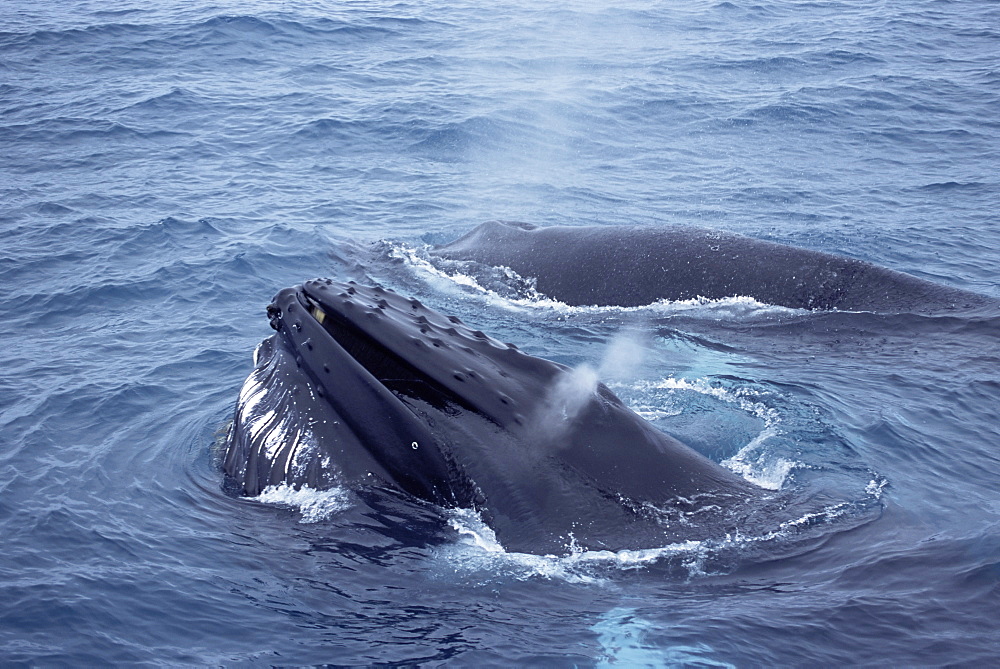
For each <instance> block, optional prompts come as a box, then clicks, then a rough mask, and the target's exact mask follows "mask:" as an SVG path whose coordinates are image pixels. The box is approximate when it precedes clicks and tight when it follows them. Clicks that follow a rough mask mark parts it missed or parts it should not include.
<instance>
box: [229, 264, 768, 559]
mask: <svg viewBox="0 0 1000 669" xmlns="http://www.w3.org/2000/svg"><path fill="white" fill-rule="evenodd" d="M267 313H268V317H269V319H270V323H271V326H272V327H273V328H274V329H275V330H276V332H275V334H273V335H272V336H271V337H269V338H268V339H266V340H264V341H263V342H262V343H261V344H260V345H259V346H258V348H257V350H256V351H255V367H254V369H253V371H252V372H251V374H250V376H249V377H248V378H247V380H246V382H245V383H244V385H243V387H242V390H241V392H240V397H239V401H238V402H237V406H236V410H235V415H234V420H233V422H232V424H231V427H230V429H229V432H228V438H227V451H226V454H225V458H224V463H223V468H224V470H225V473H226V476H227V480H228V481H229V483H230V484H231V485H233V486H235V488H236V489H238V490H239V491H240V492H242V493H244V494H247V495H256V494H258V493H260V492H261V490H263V489H264V488H266V487H268V486H271V485H279V484H286V485H290V486H293V487H300V486H305V485H308V486H311V487H314V488H319V489H322V488H324V487H330V486H335V485H346V486H375V487H377V488H389V489H392V490H398V491H402V492H404V493H406V494H409V495H413V496H415V497H416V498H419V499H421V500H426V501H428V502H432V503H434V504H437V505H440V506H442V507H460V508H473V509H476V510H477V511H478V512H479V513H480V514H481V516H482V518H483V520H484V521H485V522H486V523H487V524H488V525H489V526H490V527H491V528H492V529H493V531H494V532H495V534H496V536H497V539H498V540H499V541H500V543H501V544H502V545H503V546H504V547H505V548H506V549H507V550H512V551H519V552H529V553H536V554H537V553H565V552H567V551H568V550H569V548H570V547H571V546H572V547H575V548H586V549H592V550H598V549H607V550H620V549H636V548H654V547H661V546H665V545H668V544H669V543H671V542H673V541H677V540H683V539H691V538H701V537H704V536H708V535H710V534H711V535H714V536H718V535H717V534H716V533H717V532H725V531H726V530H728V529H730V528H731V527H732V523H733V522H734V521H733V513H734V510H735V509H740V508H741V507H745V504H746V503H747V502H749V501H751V500H753V499H755V498H756V497H757V496H758V495H760V494H761V491H760V490H759V489H758V488H756V487H755V486H753V485H752V484H750V483H748V482H746V481H745V480H744V479H742V478H740V477H739V476H737V475H735V474H734V473H732V472H731V471H729V470H727V469H725V468H723V467H721V466H720V465H718V464H716V463H715V462H713V461H711V460H709V459H708V458H706V457H704V456H702V455H700V454H698V453H697V452H695V451H694V450H692V449H691V448H689V447H687V446H685V445H684V444H682V443H680V442H679V441H678V440H676V439H674V438H672V437H670V436H668V435H667V434H665V433H663V432H661V431H659V430H657V429H655V428H654V427H652V426H651V425H649V424H648V423H647V422H646V421H644V420H643V419H642V418H640V417H639V416H637V415H636V414H635V413H634V412H632V411H631V410H630V409H628V408H627V407H626V406H625V405H624V404H623V403H622V402H621V400H619V399H618V398H617V397H616V396H615V395H614V393H612V392H611V390H609V389H608V388H607V387H606V386H604V385H603V384H599V383H594V384H591V385H589V386H588V385H584V386H583V387H580V384H578V383H576V382H575V381H574V377H573V374H574V373H573V371H572V370H570V369H569V368H567V367H565V366H563V365H560V364H557V363H555V362H551V361H548V360H544V359H542V358H538V357H534V356H531V355H527V354H525V353H524V352H522V351H521V350H519V349H518V348H517V347H516V346H515V345H513V344H505V343H502V342H500V341H497V340H495V339H493V338H492V337H490V336H489V335H487V334H485V333H484V332H481V331H479V330H474V329H472V328H470V327H467V326H466V325H464V324H463V323H462V322H461V321H460V320H459V319H458V318H456V317H453V316H445V315H443V314H441V313H439V312H437V311H435V310H433V309H431V308H429V307H427V306H425V305H423V304H421V303H420V302H419V301H417V300H415V299H408V298H406V297H403V296H401V295H399V294H397V293H395V292H393V291H391V290H388V289H384V288H381V287H363V286H360V285H357V284H354V283H346V284H344V283H336V282H333V281H331V280H329V279H323V280H319V279H317V280H312V281H306V282H305V283H303V284H301V285H299V286H294V287H292V288H287V289H284V290H282V291H280V292H279V293H278V294H277V295H276V296H275V298H274V300H273V302H272V303H271V304H270V305H269V307H268V309H267Z"/></svg>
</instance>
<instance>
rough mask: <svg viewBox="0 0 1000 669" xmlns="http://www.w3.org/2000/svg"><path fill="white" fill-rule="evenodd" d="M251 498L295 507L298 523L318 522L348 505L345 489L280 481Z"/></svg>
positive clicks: (265, 502)
mask: <svg viewBox="0 0 1000 669" xmlns="http://www.w3.org/2000/svg"><path fill="white" fill-rule="evenodd" d="M251 499H254V500H256V501H258V502H261V503H263V504H274V505H278V506H284V507H291V508H293V509H296V510H297V511H298V512H299V513H300V514H301V515H302V518H301V519H300V520H299V522H300V523H318V522H320V521H322V520H327V519H328V518H330V516H332V515H334V514H336V513H340V512H341V511H344V510H345V509H347V508H348V507H350V497H349V495H348V493H347V490H346V489H344V488H339V487H338V488H330V489H329V490H315V489H313V488H309V487H306V486H303V487H301V488H293V487H292V486H290V485H288V484H285V483H281V484H279V485H272V486H268V487H267V488H264V489H263V490H262V491H261V493H260V494H259V495H257V496H256V497H252V498H251Z"/></svg>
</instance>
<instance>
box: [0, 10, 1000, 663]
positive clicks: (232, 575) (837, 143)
mask: <svg viewBox="0 0 1000 669" xmlns="http://www.w3.org/2000/svg"><path fill="white" fill-rule="evenodd" d="M998 26H1000V8H998V6H997V4H996V3H994V2H987V1H985V0H981V1H980V0H971V1H968V2H943V1H936V2H914V1H909V2H900V3H883V2H874V3H846V2H837V1H833V2H778V3H769V4H767V5H755V4H749V3H742V2H678V3H659V2H648V1H647V2H642V1H626V2H623V3H618V4H617V5H616V6H613V7H612V6H605V5H601V4H597V3H587V2H563V3H551V4H548V3H541V4H539V3H527V2H525V3H518V2H510V3H500V4H496V5H482V4H479V3H476V4H463V3H424V2H419V1H417V2H379V1H370V2H353V3H331V2H255V3H236V2H216V3H204V4H200V3H199V4H193V3H181V2H176V3H169V2H167V3H132V2H129V1H125V2H119V3H114V4H108V3H101V2H96V1H81V0H76V1H74V2H68V3H59V6H55V5H51V6H50V5H48V4H39V3H34V2H24V1H23V0H7V2H5V3H4V4H3V6H2V7H0V113H2V116H0V147H2V149H0V241H2V245H0V285H2V286H3V288H4V290H3V294H2V296H0V305H2V306H0V309H2V311H0V313H2V316H3V319H2V324H0V336H2V342H3V348H4V349H5V351H6V353H7V355H6V361H5V363H4V364H3V366H2V372H0V426H2V430H0V537H2V551H0V592H2V596H0V660H2V661H3V663H4V664H20V663H24V664H38V665H75V666H80V665H85V664H105V663H117V664H139V663H146V664H168V665H177V664H222V665H227V666H229V665H250V666H256V665H301V664H319V663H335V664H369V663H385V664H392V663H402V664H429V665H434V664H448V663H453V664H456V665H480V664H497V665H512V664H517V665H542V666H572V665H576V666H603V665H612V664H617V665H622V666H633V665H647V666H674V665H677V666H679V665H689V666H725V665H736V666H753V665H800V666H801V665H811V664H827V665H833V664H883V665H914V664H919V665H940V664H964V665H984V664H989V663H992V662H995V661H996V656H997V654H998V653H1000V625H998V623H997V611H998V610H1000V427H998V425H1000V422H998V415H997V414H998V408H1000V378H998V363H1000V335H998V333H1000V318H998V317H997V316H996V315H989V314H981V315H979V316H967V317H956V316H944V317H918V316H908V315H899V316H880V315H874V314H853V313H828V314H808V313H803V312H794V311H789V310H783V309H777V308H773V307H768V306H767V305H759V304H753V303H747V302H745V301H739V300H733V301H727V302H723V303H715V304H702V305H699V304H672V305H671V304H667V305H655V306H651V307H648V308H642V309H635V310H614V309H605V310H600V309H570V308H566V307H562V306H560V305H558V304H553V303H550V302H546V301H544V300H543V301H538V300H534V301H532V300H528V301H517V300H512V299H510V298H509V297H505V296H499V295H496V294H490V293H484V292H482V291H480V290H477V289H476V288H475V287H470V286H467V285H463V284H462V283H460V282H456V281H455V280H454V277H453V278H448V277H447V276H443V275H442V274H441V273H440V271H439V268H435V267H434V266H431V265H428V264H427V263H426V261H425V255H424V251H423V245H424V244H427V243H434V242H439V241H445V240H449V239H451V238H454V237H456V236H458V235H459V234H460V233H462V232H464V231H465V230H467V229H468V228H470V227H471V226H473V225H475V224H477V223H479V222H481V221H483V220H487V219H491V218H503V219H520V220H527V221H530V222H533V223H540V224H562V225H575V224H583V223H587V224H593V223H601V224H620V223H629V224H635V223H639V224H646V225H659V224H667V223H669V224H678V223H690V224H696V225H702V226H709V227H716V228H719V229H724V230H731V231H736V232H741V233H745V234H750V235H753V236H757V237H761V238H766V239H772V240H777V241H782V242H788V243H794V244H797V245H800V246H807V247H810V248H815V249H819V250H824V251H830V252H839V253H844V254H847V255H850V256H853V257H857V258H862V259H866V260H871V261H874V262H877V263H879V264H882V265H886V266H889V267H892V268H894V269H898V270H902V271H907V272H910V273H913V274H916V275H918V276H921V277H925V278H929V279H932V280H936V281H939V282H941V283H944V284H947V285H951V286H956V287H961V288H965V289H968V290H974V291H978V292H981V293H985V294H988V295H992V296H994V297H1000V283H998V280H997V269H996V268H997V267H998V266H1000V221H998V218H997V213H996V212H997V211H1000V180H998V169H997V168H998V165H1000V122H998V121H997V116H998V114H997V112H998V110H1000V70H998V54H1000V30H998ZM380 240H387V241H385V242H384V243H379V242H380ZM613 261H614V260H613V259H609V262H613ZM317 275H328V276H333V277H335V278H338V279H356V280H359V281H363V280H375V281H379V282H382V283H384V284H386V285H389V286H392V287H394V288H396V289H397V290H400V291H402V292H406V293H408V294H413V295H417V296H419V297H420V298H421V299H422V300H424V301H425V302H426V303H428V304H429V305H431V306H434V307H435V308H438V309H441V310H444V311H447V312H449V313H455V314H457V315H459V316H460V317H461V318H462V319H463V320H464V321H465V322H467V323H469V324H472V325H475V326H476V327H480V328H482V329H483V330H486V331H488V332H490V333H491V334H494V335H496V336H498V337H500V338H503V339H505V340H509V341H513V342H516V343H518V344H519V345H520V346H521V347H522V348H523V349H525V350H527V351H528V352H530V353H533V354H536V355H542V356H545V357H549V358H552V359H555V360H558V361H560V362H564V363H567V364H571V365H581V364H590V365H592V366H593V367H595V368H600V364H601V361H602V360H603V359H605V357H606V354H607V351H608V347H609V345H610V343H611V342H614V341H616V338H618V337H620V336H621V335H620V333H621V332H623V331H624V332H627V333H633V334H634V333H639V334H638V335H635V336H638V337H639V339H640V340H641V341H642V342H643V346H642V348H643V349H645V350H646V354H645V356H644V358H643V359H642V362H641V364H639V365H637V366H635V367H634V368H633V369H632V370H631V372H630V373H629V374H626V375H623V376H622V378H615V379H610V378H609V379H608V380H609V381H610V382H612V383H613V384H614V385H613V387H614V389H615V390H616V392H617V393H618V394H620V395H621V396H622V397H623V398H624V399H625V400H626V401H627V402H628V403H629V404H630V405H632V406H633V407H634V408H636V409H637V410H638V411H640V412H641V413H642V415H644V416H645V417H647V418H649V419H650V420H653V421H655V422H656V424H657V425H659V426H661V427H662V428H664V429H667V430H669V431H672V432H674V433H675V434H678V435H679V436H681V437H683V438H684V439H685V440H687V441H688V442H689V443H692V444H693V445H695V446H696V447H698V448H700V449H701V450H703V451H704V452H706V453H707V454H709V455H710V457H713V458H715V459H716V460H718V461H725V462H727V464H728V466H730V467H732V468H734V469H736V470H737V471H740V472H741V473H743V474H744V475H745V476H747V477H748V478H751V479H754V480H756V481H757V482H759V483H762V484H764V485H767V486H770V487H772V488H775V487H776V488H779V492H780V493H781V494H787V495H788V496H789V498H790V499H799V498H802V497H806V498H810V499H811V500H813V501H814V502H815V505H814V506H815V507H816V508H817V509H819V510H820V511H818V512H817V513H815V514H812V515H796V514H791V515H789V516H788V517H786V518H785V519H784V520H782V521H780V522H776V524H775V525H774V526H773V527H769V528H760V527H757V528H753V531H749V530H748V532H747V533H746V534H737V535H733V536H727V537H717V538H715V539H713V540H712V541H705V542H701V543H697V544H691V545H688V544H685V545H676V546H670V547H664V549H663V550H661V551H656V552H653V553H648V552H647V553H639V552H637V553H623V554H618V555H600V554H593V553H575V554H573V555H570V556H569V557H564V558H559V559H552V558H542V557H537V556H524V555H511V554H508V553H505V552H503V551H502V550H500V549H499V547H498V546H497V545H496V544H495V543H492V542H491V540H490V536H489V531H488V528H483V527H481V526H479V525H478V524H477V520H476V519H475V518H474V517H471V516H469V515H468V514H461V513H459V514H455V515H452V516H450V517H445V518H444V521H442V512H441V511H440V510H437V509H433V508H426V507H424V506H421V505H418V504H415V503H414V502H413V501H412V500H407V499H405V498H394V497H392V496H382V497H378V496H371V495H368V496H358V495H356V494H353V493H352V492H351V491H334V492H333V493H328V494H327V495H325V496H311V497H308V498H302V497H298V498H295V497H294V496H292V497H290V496H289V495H288V493H287V491H285V493H282V492H281V491H272V492H271V493H270V497H268V498H267V499H266V500H246V499H238V498H233V497H230V496H227V495H226V494H225V493H224V492H223V490H222V477H221V475H220V472H219V470H218V468H217V465H216V462H215V459H214V458H215V455H214V450H213V449H214V448H215V443H216V435H217V433H218V431H219V430H221V429H223V428H224V427H225V425H226V422H227V420H228V419H229V417H230V415H231V412H232V408H233V404H234V402H235V399H236V395H237V392H238V390H239V388H240V386H241V383H242V381H243V379H244V377H245V376H246V374H247V373H248V372H249V370H250V355H251V351H252V350H253V348H254V346H255V345H256V344H257V342H258V341H260V340H261V339H262V338H263V337H264V336H266V335H267V334H268V332H269V329H268V327H267V321H266V318H265V317H264V313H263V307H264V305H266V303H267V302H268V300H269V299H270V297H271V296H272V295H273V294H274V293H275V292H276V291H277V290H278V289H279V288H281V287H284V286H287V285H291V284H293V283H296V282H299V281H301V280H303V279H306V278H311V277H313V276H317ZM458 278H460V277H458ZM630 336H632V335H630ZM307 521H308V522H307Z"/></svg>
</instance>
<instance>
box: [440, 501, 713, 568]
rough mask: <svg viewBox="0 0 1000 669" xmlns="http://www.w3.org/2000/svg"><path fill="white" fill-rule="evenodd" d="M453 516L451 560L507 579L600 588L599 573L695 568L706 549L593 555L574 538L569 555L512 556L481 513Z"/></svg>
mask: <svg viewBox="0 0 1000 669" xmlns="http://www.w3.org/2000/svg"><path fill="white" fill-rule="evenodd" d="M449 515H450V517H449V523H450V525H451V527H452V528H453V529H454V530H455V531H456V532H458V542H457V543H456V544H454V545H453V546H450V547H448V548H447V549H446V553H447V555H446V559H447V561H448V562H449V563H450V564H452V565H454V566H455V568H456V570H460V571H469V572H480V571H485V572H488V573H490V574H494V575H496V574H508V575H512V576H514V577H516V578H519V579H528V578H537V577H541V578H546V579H553V580H562V581H567V582H570V583H600V582H603V581H604V578H603V577H601V576H600V575H599V572H600V571H601V570H602V569H606V568H608V567H611V568H614V569H620V570H630V569H639V568H641V567H644V566H647V565H649V564H651V563H653V562H656V561H657V560H661V559H664V558H668V557H674V556H684V557H688V558H691V559H690V560H689V561H690V563H691V564H692V565H693V564H696V563H698V564H700V562H701V560H700V559H697V558H695V556H697V554H698V553H699V552H701V551H703V550H705V543H704V542H702V541H684V542H679V543H676V544H670V545H668V546H663V547H660V548H646V549H635V550H628V549H626V550H620V551H607V550H605V551H588V550H583V549H582V548H580V547H579V546H578V545H577V544H576V541H575V539H574V538H573V537H572V536H570V537H567V541H566V545H565V548H566V551H567V553H566V554H564V555H551V554H550V555H535V554H532V553H517V552H509V551H507V550H506V549H504V547H503V546H502V545H501V544H500V542H499V541H498V540H497V537H496V534H495V533H494V532H493V530H492V529H491V528H490V527H489V526H488V525H487V524H486V523H485V522H484V521H483V519H482V517H480V515H479V514H478V513H477V512H476V511H473V510H471V509H455V510H451V511H449Z"/></svg>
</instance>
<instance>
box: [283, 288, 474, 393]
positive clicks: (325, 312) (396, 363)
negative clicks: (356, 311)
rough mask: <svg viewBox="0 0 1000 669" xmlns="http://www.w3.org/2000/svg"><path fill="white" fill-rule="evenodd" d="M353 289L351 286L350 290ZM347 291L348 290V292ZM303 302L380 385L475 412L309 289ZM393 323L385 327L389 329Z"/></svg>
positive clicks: (302, 292) (302, 291) (303, 294)
mask: <svg viewBox="0 0 1000 669" xmlns="http://www.w3.org/2000/svg"><path fill="white" fill-rule="evenodd" d="M347 290H348V291H349V290H350V287H348V288H347ZM345 292H346V291H345ZM297 297H298V299H299V303H300V304H301V305H302V306H303V307H304V308H305V309H306V311H307V312H308V313H309V315H310V316H311V317H312V318H313V319H314V320H315V321H316V322H317V323H319V324H320V325H321V326H322V327H323V330H324V332H325V333H326V334H327V335H329V337H330V338H331V339H332V340H333V341H334V342H336V344H337V346H339V347H340V349H342V350H343V352H344V353H346V354H347V355H348V356H350V357H351V358H352V359H353V360H354V361H355V362H357V363H358V364H359V365H361V366H362V367H363V368H364V369H365V371H367V372H368V373H369V374H370V375H371V376H372V377H373V378H374V379H375V380H376V381H378V383H379V384H381V385H382V386H384V387H385V388H386V389H388V390H389V391H391V392H393V393H394V394H395V395H397V396H403V397H407V398H412V399H419V400H423V401H425V402H427V403H429V404H431V405H433V406H434V407H436V408H439V409H441V408H447V407H455V406H461V407H463V408H466V409H472V407H470V406H468V404H467V402H465V401H464V400H463V399H462V397H461V396H459V395H457V394H455V393H454V392H452V391H451V390H449V389H448V388H447V387H445V386H444V385H442V384H441V383H439V382H437V381H436V380H435V379H434V378H432V377H431V376H429V375H428V374H426V373H425V372H423V371H421V370H420V369H418V368H417V367H416V366H414V365H413V364H412V363H410V362H409V361H407V360H406V359H405V358H404V357H403V356H402V355H400V354H399V353H397V352H396V351H395V350H393V349H392V348H390V346H388V345H386V344H385V343H383V342H382V341H380V340H379V338H377V337H376V336H373V335H372V334H371V333H370V332H367V331H365V330H364V329H362V328H361V327H359V326H358V325H356V324H355V323H354V322H352V321H351V319H350V318H349V317H348V316H347V315H346V314H344V313H343V312H342V311H340V310H338V309H337V308H336V306H335V305H333V304H329V303H328V301H324V300H322V298H320V297H319V296H317V295H315V294H314V293H311V292H310V291H309V290H308V288H306V287H302V288H300V289H299V291H298V294H297ZM393 325H394V324H393V323H392V322H389V323H386V324H385V325H384V328H385V330H386V331H387V333H388V330H389V329H391V328H393Z"/></svg>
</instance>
